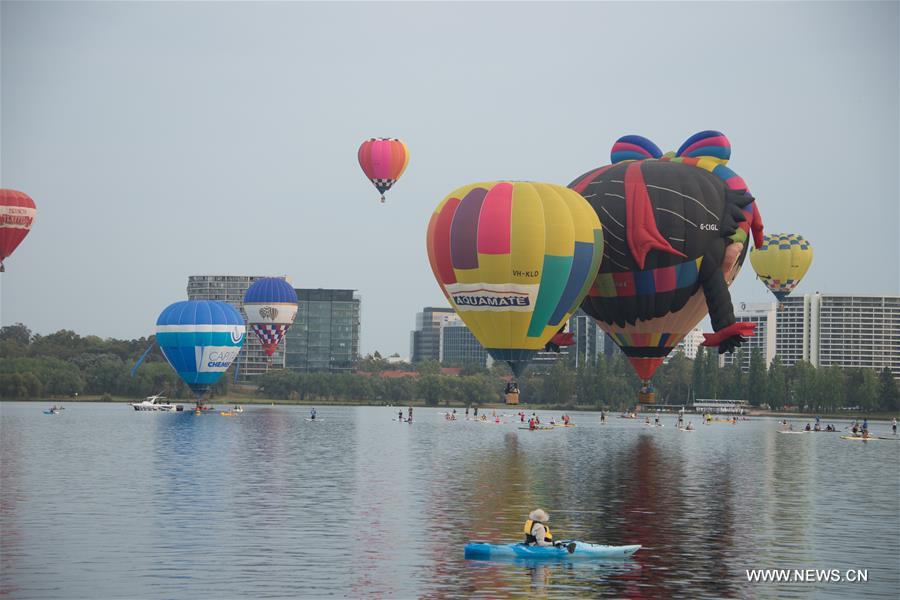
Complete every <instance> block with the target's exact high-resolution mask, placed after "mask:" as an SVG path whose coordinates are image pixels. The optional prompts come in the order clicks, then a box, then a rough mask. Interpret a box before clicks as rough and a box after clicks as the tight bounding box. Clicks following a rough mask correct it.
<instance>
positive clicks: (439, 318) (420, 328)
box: [409, 306, 459, 363]
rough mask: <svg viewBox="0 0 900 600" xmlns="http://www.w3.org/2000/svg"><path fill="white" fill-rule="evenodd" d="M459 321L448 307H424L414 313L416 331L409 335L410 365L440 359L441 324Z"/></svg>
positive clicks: (457, 316)
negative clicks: (447, 321) (448, 321)
mask: <svg viewBox="0 0 900 600" xmlns="http://www.w3.org/2000/svg"><path fill="white" fill-rule="evenodd" d="M448 319H449V320H453V321H459V315H457V314H456V312H455V311H454V310H453V309H452V308H450V307H449V306H444V307H435V306H426V307H425V308H423V309H422V312H420V313H416V329H415V331H412V332H410V334H409V360H410V362H412V363H417V362H422V361H426V360H440V359H441V323H442V322H444V321H446V320H448Z"/></svg>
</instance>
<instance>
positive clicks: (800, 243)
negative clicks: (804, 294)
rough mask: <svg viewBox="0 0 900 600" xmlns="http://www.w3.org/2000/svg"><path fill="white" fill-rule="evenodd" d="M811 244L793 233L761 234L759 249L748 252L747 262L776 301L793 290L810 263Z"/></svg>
mask: <svg viewBox="0 0 900 600" xmlns="http://www.w3.org/2000/svg"><path fill="white" fill-rule="evenodd" d="M812 259H813V250H812V246H811V245H810V244H809V242H807V241H806V240H805V239H803V237H802V236H799V235H797V234H796V233H774V234H770V235H767V236H765V238H763V243H762V245H760V247H759V248H757V249H756V250H754V251H753V252H751V253H750V264H752V265H753V270H754V271H756V276H757V277H759V278H760V279H762V282H763V283H765V284H766V287H767V288H769V291H770V292H772V293H773V294H774V295H775V297H776V298H778V302H779V303H780V302H784V299H785V298H787V296H788V294H790V293H791V292H792V291H794V288H795V287H797V284H798V283H800V280H801V279H803V276H804V275H806V272H807V271H808V270H809V266H810V265H811V264H812Z"/></svg>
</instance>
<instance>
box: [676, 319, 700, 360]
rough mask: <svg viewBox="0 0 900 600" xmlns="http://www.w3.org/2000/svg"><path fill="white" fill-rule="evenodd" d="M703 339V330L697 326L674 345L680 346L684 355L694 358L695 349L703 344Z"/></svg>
mask: <svg viewBox="0 0 900 600" xmlns="http://www.w3.org/2000/svg"><path fill="white" fill-rule="evenodd" d="M705 339H706V338H704V337H703V331H702V330H701V329H700V328H699V327H697V328H695V329H692V330H691V331H689V332H688V334H687V335H686V336H684V339H683V340H681V341H680V342H678V344H676V345H675V348H676V349H678V348H680V349H681V351H682V352H684V355H685V356H686V357H688V358H690V359H691V360H694V359H695V358H697V350H699V349H700V346H702V345H703V340H705Z"/></svg>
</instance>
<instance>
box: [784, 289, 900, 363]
mask: <svg viewBox="0 0 900 600" xmlns="http://www.w3.org/2000/svg"><path fill="white" fill-rule="evenodd" d="M777 321H778V331H777V335H776V348H777V352H778V355H779V356H780V357H781V360H782V362H784V363H785V364H788V365H793V364H794V363H796V362H798V361H800V360H805V361H808V362H810V363H812V364H813V365H816V366H822V367H826V366H831V365H836V366H839V367H862V368H868V369H876V370H881V369H883V368H884V367H887V368H889V369H890V370H891V372H892V373H893V374H894V377H895V378H900V295H892V296H880V295H874V294H820V293H816V294H804V295H802V296H789V297H788V298H786V299H785V301H784V303H783V305H782V307H781V308H780V309H779V310H778V311H777Z"/></svg>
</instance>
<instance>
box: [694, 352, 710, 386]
mask: <svg viewBox="0 0 900 600" xmlns="http://www.w3.org/2000/svg"><path fill="white" fill-rule="evenodd" d="M705 355H706V348H704V347H703V346H700V347H699V348H697V355H696V356H695V357H694V364H693V365H692V369H691V387H692V388H693V389H694V396H695V397H697V398H707V397H708V396H707V395H706V393H707V392H706V373H705V371H706V357H705Z"/></svg>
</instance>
